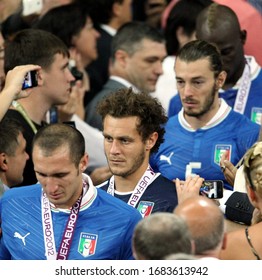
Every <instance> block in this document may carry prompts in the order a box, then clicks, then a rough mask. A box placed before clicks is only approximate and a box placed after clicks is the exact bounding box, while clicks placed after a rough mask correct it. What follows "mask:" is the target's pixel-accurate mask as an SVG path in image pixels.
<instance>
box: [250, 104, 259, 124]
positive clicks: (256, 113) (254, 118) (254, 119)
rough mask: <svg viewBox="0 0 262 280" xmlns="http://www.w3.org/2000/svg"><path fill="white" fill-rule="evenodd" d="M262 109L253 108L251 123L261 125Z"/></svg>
mask: <svg viewBox="0 0 262 280" xmlns="http://www.w3.org/2000/svg"><path fill="white" fill-rule="evenodd" d="M261 116H262V108H252V111H251V121H252V122H255V123H257V124H261Z"/></svg>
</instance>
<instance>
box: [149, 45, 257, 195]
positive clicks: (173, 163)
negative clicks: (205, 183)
mask: <svg viewBox="0 0 262 280" xmlns="http://www.w3.org/2000/svg"><path fill="white" fill-rule="evenodd" d="M175 73H176V81H177V88H178V93H179V96H180V99H181V102H182V106H183V107H182V109H181V111H180V112H179V113H178V114H177V115H175V116H173V117H171V118H169V120H168V122H167V124H166V126H165V129H166V133H165V137H164V138H165V139H164V142H163V143H162V144H161V146H160V148H159V150H158V152H157V153H155V154H152V156H151V159H150V164H151V166H152V168H153V169H154V170H155V171H156V172H160V173H161V174H162V175H163V176H165V177H167V178H168V179H170V180H173V179H175V178H179V179H182V180H185V179H186V178H187V177H188V176H189V175H191V176H193V177H194V176H195V175H196V174H197V175H199V176H201V177H203V178H204V179H205V180H223V181H224V186H225V188H226V189H229V190H232V186H230V185H229V183H228V182H227V181H226V180H225V178H224V175H223V173H222V171H221V169H220V165H219V162H220V158H221V156H222V154H223V153H224V152H227V159H228V160H229V161H231V162H232V163H233V164H234V165H236V164H237V162H238V161H239V160H240V159H241V157H242V156H243V155H244V153H245V152H246V150H247V149H248V148H249V147H250V146H252V144H253V143H254V142H255V141H256V140H257V139H258V135H259V125H258V124H256V123H253V122H252V121H251V120H249V119H248V118H247V117H246V116H244V115H241V114H240V113H237V112H235V111H233V110H232V108H231V107H230V106H229V105H227V104H226V102H225V101H224V100H223V99H222V98H219V93H218V92H219V89H220V88H222V86H223V84H224V82H225V79H226V72H225V71H223V70H222V60H221V56H220V53H219V51H218V49H217V48H216V47H215V46H214V45H212V44H209V43H207V42H205V41H201V40H195V41H192V42H189V43H187V44H186V45H185V46H184V47H183V48H182V49H181V50H180V51H179V52H178V54H177V59H176V62H175Z"/></svg>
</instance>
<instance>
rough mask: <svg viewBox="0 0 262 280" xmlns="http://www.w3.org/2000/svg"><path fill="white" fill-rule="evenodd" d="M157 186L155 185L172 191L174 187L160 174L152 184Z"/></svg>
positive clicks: (173, 184)
mask: <svg viewBox="0 0 262 280" xmlns="http://www.w3.org/2000/svg"><path fill="white" fill-rule="evenodd" d="M153 183H154V184H157V185H161V186H163V187H165V188H171V189H174V188H175V187H176V184H175V183H174V182H173V181H171V180H169V179H168V178H166V177H164V176H163V175H162V174H159V175H158V176H157V178H156V179H155V180H154V181H153V182H152V184H153Z"/></svg>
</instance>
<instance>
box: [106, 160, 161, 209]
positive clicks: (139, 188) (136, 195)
mask: <svg viewBox="0 0 262 280" xmlns="http://www.w3.org/2000/svg"><path fill="white" fill-rule="evenodd" d="M155 175H156V174H155V172H154V171H153V169H152V168H151V167H150V166H149V165H148V168H147V170H146V171H145V173H144V174H143V176H142V177H141V179H140V180H139V181H138V183H137V185H136V187H135V189H134V190H133V192H132V194H131V196H130V198H129V200H128V202H127V204H128V205H131V206H132V207H134V208H136V205H137V203H138V201H139V200H140V198H141V197H142V195H143V193H144V192H145V190H146V189H147V187H148V186H149V185H150V184H151V182H152V181H153V179H154V178H155ZM114 185H115V178H114V176H112V177H111V178H110V180H109V186H108V189H107V193H109V194H111V195H112V196H114V193H115V188H114Z"/></svg>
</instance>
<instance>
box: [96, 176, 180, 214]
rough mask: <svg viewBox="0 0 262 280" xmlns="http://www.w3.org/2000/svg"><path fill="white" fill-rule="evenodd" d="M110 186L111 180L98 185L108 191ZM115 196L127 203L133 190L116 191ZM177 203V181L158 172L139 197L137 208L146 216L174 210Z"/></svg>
mask: <svg viewBox="0 0 262 280" xmlns="http://www.w3.org/2000/svg"><path fill="white" fill-rule="evenodd" d="M108 186H109V181H106V182H104V183H103V184H101V185H99V186H97V187H98V188H101V189H103V190H105V191H107V189H108ZM114 196H115V197H117V198H119V199H121V200H123V201H124V202H126V203H127V202H128V200H129V198H130V196H131V192H128V193H118V192H116V191H115V193H114ZM177 203H178V202H177V193H176V185H175V183H174V182H172V181H170V180H168V179H167V178H165V177H163V176H161V175H160V174H157V175H156V178H155V179H154V181H152V182H151V184H150V185H148V187H147V188H146V190H145V192H144V193H143V195H142V196H141V198H140V199H139V201H138V203H137V205H136V208H137V210H138V211H139V212H140V213H141V215H142V217H146V216H148V215H150V214H151V213H154V212H173V210H174V208H175V207H176V206H177Z"/></svg>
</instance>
